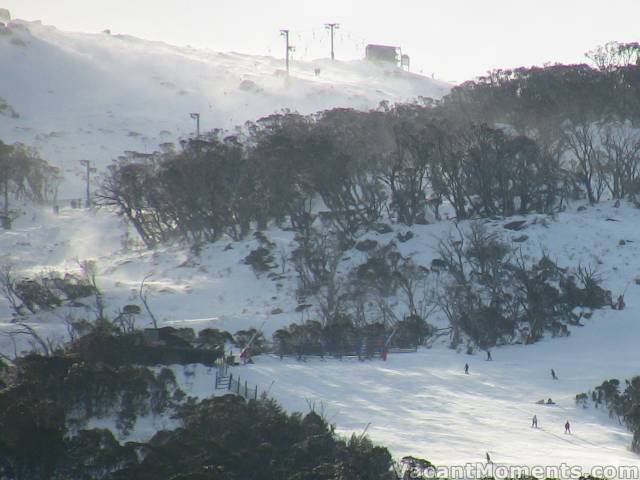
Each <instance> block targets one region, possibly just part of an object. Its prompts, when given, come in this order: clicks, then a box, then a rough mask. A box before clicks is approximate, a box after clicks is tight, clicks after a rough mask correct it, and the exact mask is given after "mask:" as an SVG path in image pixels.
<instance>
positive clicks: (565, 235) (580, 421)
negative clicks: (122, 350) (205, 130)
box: [0, 203, 640, 469]
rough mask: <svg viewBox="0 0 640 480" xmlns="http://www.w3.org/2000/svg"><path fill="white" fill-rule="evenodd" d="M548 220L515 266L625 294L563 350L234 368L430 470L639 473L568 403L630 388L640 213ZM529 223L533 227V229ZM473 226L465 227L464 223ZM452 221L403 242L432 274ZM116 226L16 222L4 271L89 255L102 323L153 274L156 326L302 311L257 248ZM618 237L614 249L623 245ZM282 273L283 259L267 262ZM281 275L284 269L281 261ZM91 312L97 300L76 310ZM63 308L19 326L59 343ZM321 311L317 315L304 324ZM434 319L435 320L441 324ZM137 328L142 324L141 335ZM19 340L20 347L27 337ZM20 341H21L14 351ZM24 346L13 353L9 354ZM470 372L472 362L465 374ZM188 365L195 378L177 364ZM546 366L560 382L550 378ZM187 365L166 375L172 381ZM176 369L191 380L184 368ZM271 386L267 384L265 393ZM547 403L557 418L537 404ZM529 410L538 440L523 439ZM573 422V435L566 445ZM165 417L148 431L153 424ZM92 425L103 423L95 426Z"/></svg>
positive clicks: (3, 249)
mask: <svg viewBox="0 0 640 480" xmlns="http://www.w3.org/2000/svg"><path fill="white" fill-rule="evenodd" d="M577 207H578V205H576V204H573V205H571V206H570V211H567V212H564V213H561V214H559V215H558V216H557V217H555V218H553V217H550V216H543V215H533V216H530V217H527V219H528V227H527V228H526V229H525V230H524V233H525V234H526V236H527V237H528V239H527V240H526V241H524V242H522V243H518V245H521V246H522V248H523V252H524V253H525V255H532V256H536V257H537V256H539V255H540V254H541V252H542V251H546V252H548V254H549V255H550V256H551V258H553V259H555V260H557V261H558V263H559V264H560V265H563V266H576V265H578V264H582V265H593V266H597V267H598V271H599V272H600V273H601V275H602V277H603V282H604V286H605V287H606V288H608V289H611V290H612V292H613V294H614V297H615V296H617V295H619V294H621V293H623V292H624V293H625V300H626V303H627V308H626V309H625V310H623V311H617V310H610V309H604V310H598V311H595V312H594V314H593V317H592V318H590V319H583V323H584V324H585V325H584V326H583V327H573V328H572V331H571V335H570V336H569V337H567V338H558V339H550V338H549V339H545V340H543V341H542V342H540V343H537V344H534V345H530V346H526V347H525V346H522V345H515V346H510V347H501V348H497V349H495V350H494V351H493V359H494V360H493V362H486V361H484V358H485V357H484V353H483V352H477V353H476V354H474V355H467V354H466V353H465V352H464V350H462V351H455V350H451V349H449V348H448V347H447V341H446V339H442V342H441V343H437V344H436V345H434V346H433V347H432V348H430V349H421V350H419V352H418V353H408V354H396V355H391V356H390V357H389V360H388V361H387V362H386V363H383V362H381V361H380V360H374V361H370V362H364V363H362V362H358V361H354V360H344V361H339V360H333V359H330V360H326V361H320V360H314V359H310V360H309V361H307V362H297V361H295V360H294V359H285V360H282V361H281V360H279V359H277V358H271V357H265V356H263V357H258V358H257V359H256V363H255V364H254V365H248V366H244V367H236V368H235V371H234V375H240V377H241V378H242V379H243V380H244V379H246V380H248V381H249V382H250V383H251V384H258V385H259V386H260V388H261V389H264V390H266V389H269V388H270V394H271V395H273V396H274V397H275V398H276V399H277V400H279V401H280V402H282V404H283V405H284V406H285V407H286V408H287V409H289V410H292V411H294V410H303V411H305V410H307V409H308V408H309V405H310V404H315V406H316V408H317V409H319V410H320V409H322V410H323V411H324V413H325V414H326V415H327V418H328V419H329V420H331V421H332V422H336V423H337V424H338V426H339V429H340V431H341V432H345V433H349V432H352V431H355V432H361V431H362V430H363V429H364V428H365V427H366V425H367V424H368V423H371V425H370V426H369V427H368V432H369V433H370V435H371V437H372V438H373V439H374V440H375V441H379V442H383V443H385V444H387V445H388V446H389V447H390V448H391V450H392V452H393V453H394V454H395V455H398V456H402V455H407V454H412V455H415V456H420V457H424V458H428V459H430V460H431V461H433V462H434V463H436V464H438V465H459V464H461V463H466V462H477V461H482V459H483V457H484V454H485V452H489V453H490V455H491V456H492V458H493V460H494V461H495V462H496V463H498V464H505V465H520V464H523V465H529V466H533V465H560V464H561V463H563V462H565V463H567V464H568V465H577V466H581V467H584V468H585V469H588V468H591V467H592V466H594V465H602V464H605V465H638V464H640V458H639V457H638V456H637V455H636V454H633V453H631V452H630V451H629V450H628V446H629V444H630V441H631V437H630V434H629V433H628V432H627V431H626V429H625V428H624V427H623V426H622V425H620V424H619V423H618V421H617V420H614V419H610V418H609V417H608V415H607V414H606V412H603V411H602V410H597V409H593V408H590V409H586V410H584V409H582V408H580V407H578V406H576V404H575V395H576V394H577V393H581V392H586V391H588V390H589V389H592V388H593V387H595V386H596V385H599V384H600V383H601V382H602V381H603V380H605V379H609V378H613V377H616V378H620V379H625V378H630V377H631V376H633V375H636V374H638V373H640V371H639V369H640V351H639V350H638V348H637V344H638V339H639V338H640V322H639V321H638V318H640V286H638V285H637V284H636V283H635V281H634V279H635V278H636V277H637V276H638V275H639V274H640V268H639V267H638V263H637V261H636V259H637V258H638V254H639V253H640V230H639V229H638V227H637V225H638V224H640V210H639V209H637V208H635V207H633V206H632V205H629V204H623V205H622V206H621V207H620V208H615V207H614V206H613V205H612V204H606V203H605V204H602V205H598V206H594V207H587V208H586V210H582V209H581V211H577ZM536 219H537V220H536ZM509 220H512V219H508V220H502V221H501V220H493V221H490V222H489V223H488V226H489V228H492V229H494V230H495V231H497V232H500V234H501V235H502V236H503V238H504V239H505V240H507V241H510V240H511V239H512V238H513V237H516V236H518V237H521V236H522V233H523V232H511V231H508V230H505V229H504V228H502V225H503V224H504V223H505V222H507V221H509ZM461 226H462V228H467V227H468V224H467V223H466V222H462V223H461ZM395 228H396V229H395V231H394V232H390V233H386V234H378V233H370V234H368V238H371V239H375V240H377V241H378V242H379V243H380V244H385V243H388V242H390V241H392V240H394V238H395V235H396V234H397V232H399V231H402V232H404V231H406V230H407V228H406V227H401V226H396V227H395ZM451 228H452V225H451V223H450V222H449V221H446V220H444V221H441V222H436V223H433V224H430V225H416V226H414V227H411V230H412V231H413V233H414V235H415V236H414V238H412V239H411V240H409V241H407V242H405V243H401V244H399V248H400V249H401V251H402V253H403V254H404V255H411V256H412V258H413V259H414V260H415V261H416V262H418V263H420V264H422V265H428V264H429V263H430V261H431V259H433V258H435V257H436V255H437V254H436V248H437V242H438V238H441V237H442V236H443V235H444V234H446V233H447V232H448V231H449V230H451ZM125 231H126V229H124V228H123V226H122V225H120V223H119V221H118V220H117V219H116V218H114V217H113V216H112V215H110V214H108V213H107V212H89V211H85V210H72V209H69V208H66V207H65V208H63V209H62V211H61V213H60V215H59V216H55V215H53V214H51V213H50V212H49V211H48V210H38V211H34V212H32V213H29V214H28V215H24V216H22V217H21V218H20V219H18V220H17V222H16V224H15V228H14V230H12V231H3V232H0V264H5V263H12V264H14V265H15V266H16V269H17V271H22V272H26V273H27V274H29V273H37V272H41V271H47V270H50V269H54V270H58V271H65V270H66V271H74V270H77V268H78V267H77V263H76V260H75V259H76V258H79V259H81V260H83V259H89V258H91V259H95V260H96V262H97V264H98V267H99V274H98V284H99V285H100V286H101V288H102V289H103V290H104V291H105V298H106V300H107V302H108V305H109V308H108V312H109V313H113V312H115V310H116V309H117V308H118V307H122V306H123V305H125V304H127V303H139V302H138V299H137V288H138V287H139V282H140V281H141V280H142V278H143V277H144V276H145V275H146V274H147V273H152V274H153V277H152V278H151V279H150V280H149V285H150V294H149V303H150V305H151V307H152V308H153V310H154V311H155V313H156V316H157V317H158V318H159V320H160V321H161V323H162V324H163V325H171V326H177V327H180V326H185V327H192V328H194V329H196V330H200V329H203V328H207V327H215V328H222V329H227V330H229V331H232V332H234V331H236V330H239V329H243V328H248V327H252V326H253V327H260V326H261V325H264V331H265V334H266V336H267V337H269V336H270V334H271V333H272V332H273V331H274V330H275V329H277V328H279V327H281V326H283V325H286V324H288V323H290V322H293V321H299V320H300V319H301V313H299V312H296V306H297V302H296V301H295V296H294V292H295V288H296V281H295V272H294V270H293V267H292V266H291V265H290V264H285V265H284V274H283V276H282V277H280V278H278V279H277V280H272V279H270V278H268V276H267V275H264V274H263V275H261V276H256V274H254V272H253V271H252V270H251V268H250V267H249V266H248V265H245V264H244V263H243V261H242V260H243V258H244V257H245V256H246V255H247V254H248V252H249V251H250V250H251V249H254V248H256V246H257V245H258V242H257V240H255V239H253V238H250V239H248V240H246V241H241V242H231V241H230V240H228V241H221V242H218V243H216V244H213V245H209V246H207V247H205V248H204V250H203V251H202V253H201V255H200V256H194V255H193V254H191V253H190V252H189V250H188V249H186V248H180V247H176V246H174V247H163V248H159V249H157V250H155V251H147V250H144V249H141V248H138V247H135V246H129V247H128V248H126V249H125V248H123V243H126V242H123V240H125V239H126V237H125V236H123V235H124V232H125ZM265 233H266V235H267V236H268V238H269V239H270V240H271V241H273V242H274V243H276V245H277V247H275V251H278V250H280V249H283V250H284V251H285V252H289V251H290V249H291V248H292V233H291V232H284V231H281V230H278V229H275V228H273V229H270V230H269V231H267V232H265ZM621 240H624V242H621ZM364 256H365V254H364V253H361V252H358V251H356V250H353V251H350V252H349V253H348V255H347V257H349V258H348V259H345V260H344V263H345V268H348V267H349V265H355V264H358V262H361V261H363V260H364ZM277 263H280V261H277ZM277 271H278V273H280V272H281V271H282V267H281V266H280V265H279V266H278V269H277ZM85 303H87V305H88V306H90V304H91V302H90V301H88V300H87V301H86V302H85ZM71 310H72V311H73V315H74V317H76V318H82V317H86V318H92V315H94V314H93V313H92V312H91V310H90V309H83V308H74V309H71ZM64 314H65V311H63V310H60V311H57V312H55V313H54V314H49V313H47V314H43V315H38V316H36V317H32V318H29V319H28V321H29V322H30V324H31V325H32V326H33V327H34V328H36V330H37V331H38V332H39V333H40V334H41V335H42V336H43V337H48V338H51V339H53V340H54V341H58V342H60V341H64V339H65V337H66V328H65V324H64V316H65V315H64ZM314 315H315V307H312V308H311V309H309V310H308V311H307V314H306V317H313V316H314ZM0 318H3V319H4V320H3V321H2V323H1V324H0V330H1V331H3V332H8V331H11V330H12V329H15V325H14V324H12V323H10V310H9V308H8V305H7V304H6V302H5V301H4V300H3V299H0ZM435 320H436V321H437V319H435ZM149 324H150V320H149V318H147V317H146V316H144V315H143V316H142V318H141V319H140V321H139V323H138V326H139V327H146V326H148V325H149ZM22 340H24V339H22ZM18 343H19V345H20V344H21V345H23V346H24V343H22V342H21V341H19V342H18ZM0 348H1V349H2V351H4V352H7V353H9V354H11V353H12V352H13V349H14V345H13V344H12V342H11V339H10V338H9V337H5V336H0ZM20 348H21V347H20V346H19V347H18V349H20ZM465 363H469V365H470V366H471V372H470V375H469V376H466V375H464V373H463V367H464V364H465ZM187 368H191V367H187ZM551 368H554V369H555V370H556V372H557V373H558V375H559V377H560V380H558V381H553V380H552V379H551V376H550V374H549V370H550V369H551ZM182 369H183V367H176V370H177V371H178V373H180V371H182ZM196 370H197V372H198V373H197V375H195V377H194V374H189V375H186V373H185V375H178V376H179V378H182V377H185V378H187V377H188V378H190V380H189V381H188V382H187V383H185V384H184V385H183V387H184V388H185V389H186V390H187V391H188V392H189V393H190V394H193V395H206V394H211V393H214V389H213V372H212V371H211V370H210V369H206V368H204V367H203V368H198V369H196ZM185 372H186V370H185ZM270 386H271V387H270ZM549 397H550V398H553V399H554V401H555V402H556V403H557V405H556V406H552V407H547V406H540V405H536V404H535V403H534V402H535V401H537V400H539V399H542V398H549ZM533 414H537V416H538V419H539V422H540V427H541V428H540V429H539V430H532V429H531V428H530V422H531V417H532V416H533ZM566 420H570V421H571V423H572V428H573V435H572V436H568V435H564V433H563V425H564V422H565V421H566ZM163 421H164V420H162V419H159V420H158V421H156V422H155V423H153V422H152V423H153V424H155V425H162V424H163ZM152 423H149V419H146V420H145V421H144V422H142V425H141V426H140V428H139V429H138V430H137V435H139V437H137V438H139V439H144V438H147V437H148V436H149V435H150V434H152V433H153V430H152V429H151V426H152ZM98 424H100V423H98Z"/></svg>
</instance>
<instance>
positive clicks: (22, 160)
mask: <svg viewBox="0 0 640 480" xmlns="http://www.w3.org/2000/svg"><path fill="white" fill-rule="evenodd" d="M61 180H62V177H61V174H60V170H59V169H58V168H57V167H53V166H51V165H49V163H47V161H46V160H43V159H42V158H41V157H40V155H39V154H38V152H37V151H36V150H35V149H33V148H30V147H28V146H26V145H24V144H22V143H14V144H13V145H8V144H5V143H3V142H2V141H0V192H1V194H2V199H3V202H4V203H3V206H4V207H5V209H7V210H8V208H9V201H10V200H12V199H16V200H31V201H34V202H44V201H47V200H51V199H54V198H55V197H56V196H57V192H58V186H59V185H60V182H61Z"/></svg>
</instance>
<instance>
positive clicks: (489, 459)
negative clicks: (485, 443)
mask: <svg viewBox="0 0 640 480" xmlns="http://www.w3.org/2000/svg"><path fill="white" fill-rule="evenodd" d="M490 463H493V462H492V461H491V457H490V456H489V452H487V464H490Z"/></svg>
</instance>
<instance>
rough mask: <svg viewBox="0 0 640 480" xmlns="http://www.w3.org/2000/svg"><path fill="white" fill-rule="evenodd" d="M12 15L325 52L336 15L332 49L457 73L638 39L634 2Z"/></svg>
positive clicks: (130, 3) (154, 5) (85, 1)
mask: <svg viewBox="0 0 640 480" xmlns="http://www.w3.org/2000/svg"><path fill="white" fill-rule="evenodd" d="M0 7H5V8H8V9H9V10H10V11H11V13H12V15H13V17H14V18H22V19H26V20H36V19H39V20H42V21H43V22H44V23H46V24H52V25H55V26H56V27H58V28H60V29H64V30H73V31H85V32H98V31H102V30H104V29H107V28H109V29H111V31H112V32H113V33H127V34H131V35H135V36H138V37H142V38H146V39H153V40H163V41H166V42H168V43H173V44H177V45H193V46H202V47H208V48H211V49H214V50H219V51H229V50H234V51H239V52H243V53H257V54H269V55H274V56H283V55H284V43H283V40H282V38H281V37H280V35H279V30H280V29H282V28H288V29H290V30H291V43H292V44H294V45H295V46H296V52H295V54H294V58H307V59H309V58H318V57H328V56H329V41H328V33H327V32H326V31H325V30H324V27H323V25H324V23H327V22H338V23H340V25H341V26H340V30H339V31H338V32H337V34H336V56H337V58H339V59H354V58H360V57H362V56H363V55H364V45H365V44H366V43H379V44H389V45H399V46H401V47H402V50H403V53H407V54H409V55H410V57H411V62H412V68H411V69H412V70H413V71H415V72H423V73H424V74H428V75H430V74H432V73H435V76H436V77H437V78H441V79H444V80H451V81H463V80H466V79H470V78H472V77H474V76H477V75H482V74H484V73H485V72H486V71H487V70H490V69H493V68H498V67H500V68H510V67H517V66H521V65H533V64H538V65H541V64H543V63H546V62H564V63H569V62H583V61H585V59H584V56H583V54H584V52H585V51H587V50H589V49H591V48H592V47H594V46H596V45H599V44H602V43H605V42H607V41H609V40H619V41H637V40H640V38H639V37H640V0H526V1H525V0H458V1H451V0H449V1H446V0H443V1H437V2H436V1H431V0H389V1H387V2H383V1H378V0H351V1H349V0H315V1H308V0H235V1H231V0H0Z"/></svg>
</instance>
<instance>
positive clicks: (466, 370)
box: [464, 363, 469, 375]
mask: <svg viewBox="0 0 640 480" xmlns="http://www.w3.org/2000/svg"><path fill="white" fill-rule="evenodd" d="M464 373H466V374H467V375H469V364H468V363H465V364H464Z"/></svg>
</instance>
